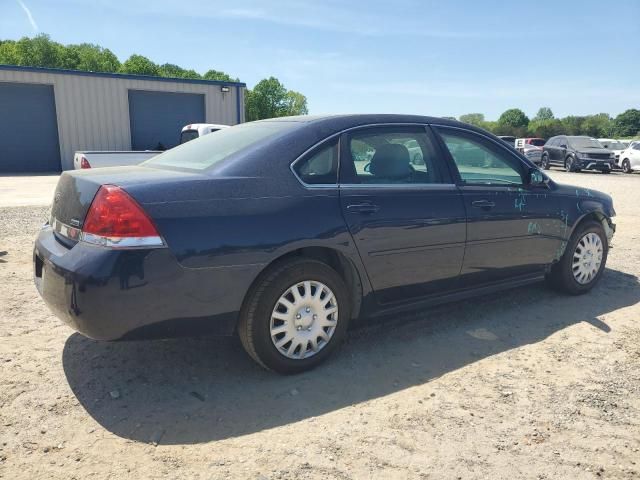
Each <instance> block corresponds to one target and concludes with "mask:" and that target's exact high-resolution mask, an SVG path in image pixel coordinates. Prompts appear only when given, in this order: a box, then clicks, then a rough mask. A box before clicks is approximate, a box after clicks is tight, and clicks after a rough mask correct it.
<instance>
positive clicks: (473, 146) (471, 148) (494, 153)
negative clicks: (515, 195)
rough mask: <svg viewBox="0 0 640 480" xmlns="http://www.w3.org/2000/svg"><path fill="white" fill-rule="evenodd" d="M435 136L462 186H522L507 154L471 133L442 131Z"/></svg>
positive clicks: (516, 169) (510, 157)
mask: <svg viewBox="0 0 640 480" xmlns="http://www.w3.org/2000/svg"><path fill="white" fill-rule="evenodd" d="M438 132H439V133H440V136H441V137H442V140H443V141H444V144H445V145H446V147H447V149H448V150H449V153H450V154H451V157H452V158H453V161H454V163H455V164H456V168H457V169H458V172H459V174H460V178H461V179H462V181H463V182H464V183H467V184H475V185H522V183H523V181H522V174H521V173H520V171H521V166H520V165H519V163H518V161H517V159H516V158H515V157H514V156H512V155H510V154H509V152H507V151H502V150H501V149H500V148H499V147H498V146H497V145H493V144H492V143H490V142H489V141H487V140H484V139H482V138H481V137H479V136H478V135H475V134H472V133H467V132H462V131H458V130H451V129H444V128H439V129H438Z"/></svg>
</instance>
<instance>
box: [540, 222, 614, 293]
mask: <svg viewBox="0 0 640 480" xmlns="http://www.w3.org/2000/svg"><path fill="white" fill-rule="evenodd" d="M608 251H609V246H608V244H607V236H606V234H605V232H604V228H602V225H601V224H600V222H597V221H595V220H589V221H587V222H585V223H583V224H581V225H579V226H578V227H577V228H576V231H575V232H573V235H571V238H570V239H569V242H568V243H567V246H566V249H565V251H564V254H563V255H562V257H561V258H560V260H559V261H558V262H557V263H556V264H554V265H553V267H552V268H551V272H550V273H549V275H548V276H547V279H548V281H549V283H550V284H551V285H552V286H554V287H556V288H557V289H559V290H562V291H564V292H566V293H570V294H573V295H579V294H582V293H586V292H588V291H589V290H591V289H592V288H593V287H594V285H595V284H596V283H598V280H600V277H601V276H602V272H603V271H604V267H605V264H606V263H607V254H608Z"/></svg>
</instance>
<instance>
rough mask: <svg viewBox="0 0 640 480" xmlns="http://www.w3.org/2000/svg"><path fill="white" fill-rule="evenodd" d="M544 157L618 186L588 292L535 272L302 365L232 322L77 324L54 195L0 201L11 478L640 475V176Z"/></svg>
mask: <svg viewBox="0 0 640 480" xmlns="http://www.w3.org/2000/svg"><path fill="white" fill-rule="evenodd" d="M553 175H554V177H555V178H556V179H557V180H559V181H563V182H567V183H576V184H579V185H580V186H582V187H586V188H596V189H599V190H602V191H605V192H607V193H609V194H611V195H612V196H613V197H614V201H615V206H616V209H617V211H618V217H617V218H616V223H617V224H618V232H617V234H616V238H615V247H614V248H613V249H612V251H611V253H610V256H609V262H608V270H607V272H606V274H605V276H604V277H603V279H602V282H601V283H600V285H599V286H598V287H597V288H596V289H595V290H594V291H593V292H591V293H590V294H589V295H586V296H582V297H567V296H561V295H558V294H555V293H553V292H551V291H549V290H547V289H546V288H545V287H544V286H543V285H539V286H538V285H537V286H532V287H527V288H521V289H517V290H513V291H510V292H506V293H502V294H497V295H493V296H489V297H485V298H481V299H476V300H473V301H468V302H460V303H457V304H454V305H447V306H444V307H440V308H437V309H431V310H428V311H421V312H415V313H412V314H410V315H405V316H403V317H401V318H395V319H392V320H389V321H388V322H385V323H376V325H373V326H371V327H368V328H362V329H359V330H356V331H353V332H352V333H351V334H350V336H349V339H348V342H347V344H346V345H345V346H344V348H342V349H341V350H340V351H339V353H338V354H337V355H336V356H335V357H334V358H332V359H330V361H329V362H327V364H325V365H323V366H322V367H321V368H319V369H317V370H315V371H313V372H310V373H307V374H304V375H299V376H295V377H280V376H276V375H273V374H269V373H266V372H264V371H262V370H261V369H260V368H258V367H257V366H256V365H254V364H253V362H251V361H250V360H249V359H248V357H247V356H246V355H245V354H244V352H243V351H242V348H241V347H240V345H239V342H238V341H236V340H235V339H227V338H202V339H179V340H168V341H148V342H135V343H134V342H130V343H124V342H123V343H113V344H110V343H101V342H94V341H91V340H88V339H86V338H84V337H82V336H80V335H77V334H74V333H73V332H71V330H69V329H68V328H67V327H65V326H64V325H62V324H61V323H60V322H59V321H58V320H57V319H56V318H55V317H54V316H53V315H52V314H51V313H50V312H49V311H48V310H47V308H46V307H45V306H44V304H43V303H42V302H41V300H40V299H39V297H38V295H37V292H36V290H35V288H34V286H33V282H32V278H31V275H32V274H31V269H32V265H31V248H32V241H33V237H34V236H35V233H36V232H37V230H38V228H39V227H40V225H41V224H42V222H43V221H44V220H45V219H46V217H47V214H48V210H47V209H46V208H40V207H25V208H2V209H0V252H1V253H0V285H2V288H0V336H1V338H2V340H1V341H0V365H1V368H0V476H2V477H3V478H7V479H15V478H29V479H36V478H46V479H51V478H60V479H68V478H77V479H85V478H181V479H188V478H194V479H195V478H202V479H204V478H206V479H211V478H213V479H217V478H220V479H222V478H225V479H226V478H243V479H245V478H250V479H300V478H303V479H307V478H308V479H316V478H317V479H320V478H323V479H324V478H336V479H355V478H379V479H388V478H399V479H423V478H438V479H440V478H465V479H466V478H549V479H551V478H640V473H639V472H640V325H639V324H638V318H640V306H639V303H638V302H639V300H640V285H639V283H638V276H639V275H640V256H638V254H637V245H638V241H639V240H640V208H639V207H638V202H637V198H638V197H637V195H638V193H637V192H638V189H639V188H640V176H639V175H634V176H622V175H609V176H605V175H595V174H594V175H589V174H581V175H578V174H564V173H559V172H555V173H553Z"/></svg>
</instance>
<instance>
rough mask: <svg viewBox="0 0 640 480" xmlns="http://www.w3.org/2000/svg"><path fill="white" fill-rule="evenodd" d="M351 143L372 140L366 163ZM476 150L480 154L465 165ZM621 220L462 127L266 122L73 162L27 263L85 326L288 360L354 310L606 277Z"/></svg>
mask: <svg viewBox="0 0 640 480" xmlns="http://www.w3.org/2000/svg"><path fill="white" fill-rule="evenodd" d="M408 139H411V140H415V142H416V143H417V144H418V145H419V146H420V149H421V151H422V158H423V160H424V163H423V164H422V165H415V164H413V165H412V164H411V157H410V153H409V148H408V147H407V146H406V143H407V141H408ZM356 143H359V144H364V145H366V148H363V150H365V151H368V150H371V151H373V152H374V153H373V156H372V157H371V159H370V161H369V163H367V165H366V168H364V166H363V162H362V161H358V160H357V159H356V158H354V155H353V153H352V152H353V151H354V149H353V146H354V144H356ZM472 150H474V151H475V154H473V157H474V158H484V160H485V161H483V162H481V164H482V166H480V167H478V166H470V165H468V164H467V163H466V161H465V160H466V157H469V156H470V151H472ZM614 215H615V212H614V209H613V204H612V200H611V197H609V196H608V195H606V194H604V193H600V192H597V191H593V190H586V189H582V188H576V187H570V186H563V185H560V184H557V183H555V182H554V181H553V180H551V179H550V178H548V177H547V176H546V175H545V174H544V173H543V172H542V171H540V170H538V169H537V168H536V167H535V166H534V165H533V164H532V163H531V162H530V161H529V160H527V159H526V158H525V157H524V156H522V155H521V154H520V153H518V152H516V151H515V150H514V149H513V148H509V147H507V146H506V145H505V144H504V143H503V142H502V141H501V140H500V139H498V138H497V137H495V136H493V135H491V134H489V133H487V132H486V131H483V130H481V129H478V128H476V127H473V126H470V125H467V124H463V123H460V122H456V121H450V120H445V119H439V118H433V117H421V116H409V115H342V116H326V117H298V118H293V119H292V118H288V119H286V120H279V119H273V120H268V121H259V122H252V123H247V124H241V125H238V126H234V127H231V128H228V129H224V130H222V131H220V132H216V134H215V135H205V136H204V137H202V138H199V139H197V140H194V141H191V142H188V143H186V144H184V145H181V146H178V147H176V148H173V149H171V150H169V151H167V152H165V153H163V154H162V155H158V156H157V157H154V158H152V159H151V160H149V161H148V162H145V163H144V164H143V165H140V166H136V167H117V168H111V169H103V170H101V171H99V172H97V171H92V170H84V171H82V170H80V171H78V170H75V171H70V172H64V173H63V174H62V175H61V177H60V180H59V183H58V186H57V188H56V193H55V201H54V203H53V207H52V211H51V217H50V218H51V223H49V224H47V225H45V226H44V227H43V228H42V229H41V230H40V232H39V234H38V236H37V238H36V241H35V247H34V256H33V259H34V276H35V282H36V285H37V287H38V290H39V291H40V294H41V295H42V297H43V298H44V300H45V302H46V303H47V304H48V305H49V307H50V308H51V309H52V310H53V311H54V312H55V313H56V314H57V315H58V316H59V317H60V318H61V319H62V320H63V321H65V322H66V323H67V324H69V325H70V326H71V327H72V328H74V329H76V330H77V331H79V332H81V333H82V334H84V335H86V336H88V337H91V338H94V339H98V340H116V339H127V338H136V337H138V338H139V337H148V336H151V335H154V334H155V335H161V336H173V335H177V334H179V333H180V332H181V331H182V332H184V331H186V332H187V333H190V334H192V335H195V334H200V333H201V332H203V331H206V330H210V331H211V330H213V331H217V332H218V333H226V334H233V333H235V332H237V333H238V335H239V336H240V339H241V341H242V344H243V345H244V347H245V349H246V350H247V352H248V353H249V355H250V356H251V357H252V358H254V359H255V360H256V361H257V362H258V363H259V364H261V365H262V366H264V367H266V368H269V369H272V370H275V371H277V372H282V373H294V372H300V371H303V370H307V369H309V368H312V367H314V366H315V365H317V364H319V363H320V362H321V361H323V360H324V359H325V358H326V357H327V356H329V355H330V354H331V352H332V351H333V350H334V349H335V348H336V347H337V346H338V345H339V344H340V343H341V342H342V340H343V339H344V337H345V333H346V330H347V327H348V325H349V323H350V321H352V320H353V319H356V318H362V319H365V318H370V317H373V316H380V315H385V314H390V313H397V312H400V311H403V310H411V309H416V308H423V307H426V306H428V305H434V304H437V303H443V302H448V301H458V300H461V299H464V298H468V297H471V296H473V295H484V294H487V293H489V292H494V291H497V290H501V289H505V288H510V287H515V286H520V285H526V284H529V283H531V282H536V281H540V280H543V279H545V278H546V279H547V280H548V281H549V282H550V284H551V285H553V286H555V287H556V288H558V289H560V290H562V291H565V292H568V293H571V294H581V293H585V292H587V291H589V290H590V289H591V288H592V287H593V286H594V285H595V284H596V283H597V282H598V280H599V279H600V277H601V276H602V274H603V272H604V267H605V263H606V260H607V252H608V248H609V243H610V241H611V238H612V236H613V233H614V230H615V227H614V225H613V223H612V217H613V216H614Z"/></svg>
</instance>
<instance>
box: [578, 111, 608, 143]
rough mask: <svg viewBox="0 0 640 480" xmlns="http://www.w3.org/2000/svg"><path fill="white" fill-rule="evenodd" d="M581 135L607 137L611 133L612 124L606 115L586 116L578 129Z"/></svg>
mask: <svg viewBox="0 0 640 480" xmlns="http://www.w3.org/2000/svg"><path fill="white" fill-rule="evenodd" d="M580 133H581V134H582V135H589V136H590V137H596V138H598V137H608V136H610V135H612V133H613V122H612V121H611V117H610V116H609V114H608V113H598V114H597V115H587V116H586V117H585V119H584V122H582V126H581V129H580Z"/></svg>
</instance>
